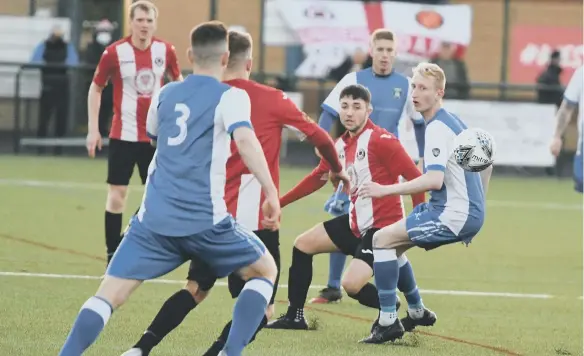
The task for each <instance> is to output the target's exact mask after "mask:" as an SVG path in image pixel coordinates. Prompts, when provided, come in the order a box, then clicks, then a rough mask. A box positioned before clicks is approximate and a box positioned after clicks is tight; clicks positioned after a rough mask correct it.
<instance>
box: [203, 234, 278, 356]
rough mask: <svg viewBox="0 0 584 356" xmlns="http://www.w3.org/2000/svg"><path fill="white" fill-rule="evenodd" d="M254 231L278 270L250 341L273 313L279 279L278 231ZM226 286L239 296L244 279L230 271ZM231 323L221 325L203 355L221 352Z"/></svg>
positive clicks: (233, 295) (234, 296) (212, 355)
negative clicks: (258, 323)
mask: <svg viewBox="0 0 584 356" xmlns="http://www.w3.org/2000/svg"><path fill="white" fill-rule="evenodd" d="M254 233H255V234H256V235H257V236H258V238H259V239H260V240H261V241H262V242H263V243H264V245H265V246H266V248H267V249H268V252H269V253H270V254H271V255H272V257H273V258H274V262H275V263H276V269H277V271H278V272H277V275H276V281H275V282H274V290H273V293H272V298H271V299H270V303H269V305H268V308H267V309H266V314H265V316H264V318H263V319H262V321H261V322H260V325H259V326H258V328H257V330H256V333H255V334H254V335H253V336H252V338H251V340H250V343H251V342H253V341H254V340H255V338H256V335H257V334H258V333H259V332H260V330H261V329H263V328H264V327H265V326H266V325H267V323H268V320H270V319H271V318H272V316H273V314H274V310H275V308H274V301H275V299H276V292H277V290H278V283H279V280H280V232H279V231H270V230H259V231H254ZM228 286H229V292H230V293H231V296H232V297H233V298H237V297H239V294H240V293H241V291H242V290H243V287H244V286H245V281H244V280H243V279H242V278H241V277H240V276H239V275H237V274H235V273H232V274H230V275H229V277H228ZM231 324H232V321H231V320H230V321H229V322H228V323H227V324H226V325H225V326H224V327H223V330H222V331H221V335H219V338H217V340H216V341H215V342H214V343H213V345H211V347H210V348H209V349H208V350H207V352H206V353H205V354H204V356H216V355H218V354H219V352H221V350H222V349H223V347H224V346H225V343H226V342H227V337H228V336H229V331H230V330H231Z"/></svg>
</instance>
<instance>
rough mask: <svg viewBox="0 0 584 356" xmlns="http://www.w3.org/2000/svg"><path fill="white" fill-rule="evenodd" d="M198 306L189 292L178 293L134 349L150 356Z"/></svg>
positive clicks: (171, 298) (166, 303)
mask: <svg viewBox="0 0 584 356" xmlns="http://www.w3.org/2000/svg"><path fill="white" fill-rule="evenodd" d="M196 306H197V302H195V299H194V298H193V296H192V295H191V293H190V292H189V291H188V290H186V289H182V290H180V291H178V292H176V293H175V294H173V295H172V296H171V297H170V298H168V300H167V301H166V302H164V305H163V306H162V308H161V309H160V311H159V312H158V314H157V315H156V317H155V318H154V320H153V321H152V324H150V326H149V327H148V329H147V330H146V332H145V333H144V335H142V337H141V338H140V340H139V341H138V342H137V343H136V345H135V346H134V347H137V348H139V349H141V350H142V352H143V355H144V356H146V355H148V354H149V353H150V351H151V350H152V349H153V348H154V346H156V345H158V343H159V342H160V341H162V339H164V337H166V335H168V334H169V333H170V332H171V331H172V330H174V328H176V327H177V326H179V325H180V323H182V321H183V320H184V319H185V317H186V316H187V315H188V314H189V312H190V311H191V310H193V309H194V308H195V307H196Z"/></svg>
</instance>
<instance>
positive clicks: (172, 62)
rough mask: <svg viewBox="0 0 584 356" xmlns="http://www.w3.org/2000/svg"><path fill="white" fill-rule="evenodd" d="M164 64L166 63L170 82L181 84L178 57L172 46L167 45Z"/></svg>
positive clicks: (181, 77)
mask: <svg viewBox="0 0 584 356" xmlns="http://www.w3.org/2000/svg"><path fill="white" fill-rule="evenodd" d="M166 63H168V69H167V70H168V75H169V76H170V79H172V81H179V82H182V80H183V76H182V73H181V72H180V66H179V64H178V57H177V55H176V49H175V48H174V46H173V45H170V44H169V45H167V51H166Z"/></svg>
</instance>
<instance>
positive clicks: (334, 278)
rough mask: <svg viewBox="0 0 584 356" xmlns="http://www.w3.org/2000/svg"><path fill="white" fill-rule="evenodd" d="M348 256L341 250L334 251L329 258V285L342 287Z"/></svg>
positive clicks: (337, 287)
mask: <svg viewBox="0 0 584 356" xmlns="http://www.w3.org/2000/svg"><path fill="white" fill-rule="evenodd" d="M346 260H347V256H345V254H343V253H341V252H332V253H331V254H330V260H329V277H328V283H327V286H328V287H331V288H336V289H341V277H342V276H343V269H344V268H345V261H346Z"/></svg>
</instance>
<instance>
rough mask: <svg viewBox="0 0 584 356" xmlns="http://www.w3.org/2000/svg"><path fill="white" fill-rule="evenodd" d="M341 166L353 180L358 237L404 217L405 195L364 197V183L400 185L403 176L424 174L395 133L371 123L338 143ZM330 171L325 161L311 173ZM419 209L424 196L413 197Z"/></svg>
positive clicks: (351, 217)
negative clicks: (403, 196) (362, 193)
mask: <svg viewBox="0 0 584 356" xmlns="http://www.w3.org/2000/svg"><path fill="white" fill-rule="evenodd" d="M335 147H336V149H337V152H338V155H339V159H340V161H341V164H342V165H343V167H344V168H345V170H346V171H347V173H348V175H349V177H350V178H351V193H350V199H351V206H350V208H349V221H350V224H351V230H352V231H353V233H354V234H355V236H359V237H360V236H362V235H363V234H364V233H365V232H366V231H367V230H368V229H370V228H378V229H381V228H383V227H385V226H388V225H391V224H393V223H395V222H397V221H399V220H401V219H403V218H404V216H405V212H404V205H403V200H402V198H401V196H385V197H381V198H364V197H360V196H359V194H358V190H359V188H360V187H361V185H363V183H368V182H375V183H379V184H381V185H390V184H396V183H398V182H399V177H400V176H403V177H404V178H405V179H407V180H412V179H415V178H417V177H419V176H420V175H421V173H420V171H419V170H418V168H417V167H416V165H415V164H414V162H413V161H412V159H411V158H410V156H409V155H408V154H407V152H406V150H405V149H404V147H403V146H402V144H401V143H400V141H399V140H398V139H397V137H395V136H394V135H393V134H391V133H389V132H388V131H386V130H385V129H382V128H381V127H379V126H377V125H375V124H373V122H372V121H371V120H368V122H367V124H366V125H365V127H364V129H363V131H361V133H360V134H358V135H357V136H355V137H351V136H350V135H349V133H348V132H346V133H345V134H343V135H342V136H341V137H340V138H339V139H338V140H337V141H336V143H335ZM328 172H329V167H328V164H327V163H326V162H324V161H321V163H320V164H319V166H318V167H317V168H316V169H315V170H314V171H313V172H312V173H311V175H313V176H314V177H322V176H323V174H326V173H328ZM412 200H413V205H414V206H416V205H418V204H420V203H422V202H424V200H425V196H424V194H423V193H421V194H416V195H414V196H412Z"/></svg>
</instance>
